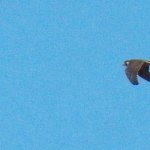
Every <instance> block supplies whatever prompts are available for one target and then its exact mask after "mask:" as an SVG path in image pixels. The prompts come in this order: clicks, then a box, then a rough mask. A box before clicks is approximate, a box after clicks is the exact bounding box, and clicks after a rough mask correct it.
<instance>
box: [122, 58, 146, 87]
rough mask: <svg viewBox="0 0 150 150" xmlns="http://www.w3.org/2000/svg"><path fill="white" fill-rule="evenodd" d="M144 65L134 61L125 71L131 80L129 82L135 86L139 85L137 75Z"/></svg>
mask: <svg viewBox="0 0 150 150" xmlns="http://www.w3.org/2000/svg"><path fill="white" fill-rule="evenodd" d="M143 64H144V62H142V61H134V62H132V63H130V64H129V65H128V66H127V68H126V69H125V73H126V75H127V77H128V79H129V81H130V82H131V83H132V84H133V85H137V84H138V80H137V75H138V72H139V70H140V69H141V67H142V65H143Z"/></svg>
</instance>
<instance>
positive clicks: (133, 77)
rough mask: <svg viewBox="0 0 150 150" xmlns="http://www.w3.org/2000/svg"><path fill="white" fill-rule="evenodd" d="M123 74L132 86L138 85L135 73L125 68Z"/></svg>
mask: <svg viewBox="0 0 150 150" xmlns="http://www.w3.org/2000/svg"><path fill="white" fill-rule="evenodd" d="M125 73H126V75H127V77H128V79H129V81H130V82H131V83H132V84H134V85H138V84H139V83H138V80H137V73H133V72H131V71H130V70H129V69H128V68H126V70H125Z"/></svg>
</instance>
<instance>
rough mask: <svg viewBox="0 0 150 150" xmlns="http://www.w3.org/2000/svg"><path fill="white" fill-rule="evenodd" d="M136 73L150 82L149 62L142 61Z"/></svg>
mask: <svg viewBox="0 0 150 150" xmlns="http://www.w3.org/2000/svg"><path fill="white" fill-rule="evenodd" d="M138 75H139V76H140V77H142V78H143V79H145V80H147V81H149V82H150V73H149V64H147V63H144V64H143V66H142V67H141V69H140V70H139V73H138Z"/></svg>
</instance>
